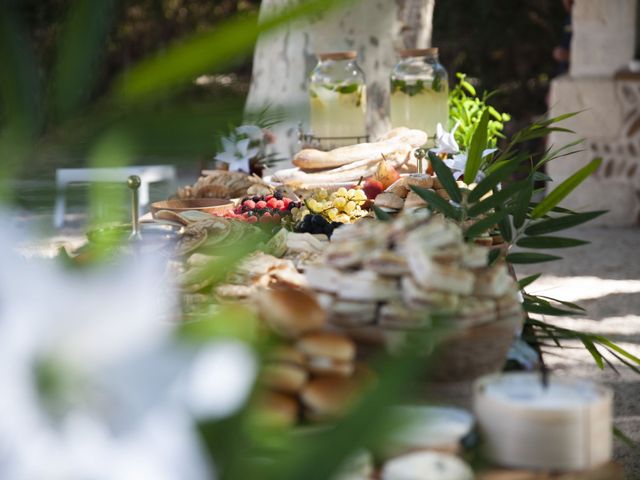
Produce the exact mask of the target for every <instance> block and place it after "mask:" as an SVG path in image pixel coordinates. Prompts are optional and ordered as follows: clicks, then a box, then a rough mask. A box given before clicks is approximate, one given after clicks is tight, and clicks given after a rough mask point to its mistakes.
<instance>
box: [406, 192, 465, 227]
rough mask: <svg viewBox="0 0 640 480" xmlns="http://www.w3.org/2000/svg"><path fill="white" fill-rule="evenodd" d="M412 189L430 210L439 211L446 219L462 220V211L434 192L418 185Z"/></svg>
mask: <svg viewBox="0 0 640 480" xmlns="http://www.w3.org/2000/svg"><path fill="white" fill-rule="evenodd" d="M411 189H412V190H413V191H414V192H416V194H417V195H418V196H419V197H420V198H422V199H423V200H424V201H425V202H427V204H428V206H429V208H432V209H434V210H437V211H438V212H440V213H442V214H443V215H444V216H445V217H448V218H452V219H454V220H460V217H461V213H462V212H461V211H460V209H459V208H457V207H454V206H453V205H451V204H450V203H449V202H448V201H447V200H445V199H444V198H441V197H439V196H438V195H437V194H436V193H435V192H434V191H433V190H429V189H427V188H422V187H418V186H416V185H411Z"/></svg>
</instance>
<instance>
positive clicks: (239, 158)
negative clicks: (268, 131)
mask: <svg viewBox="0 0 640 480" xmlns="http://www.w3.org/2000/svg"><path fill="white" fill-rule="evenodd" d="M263 143H264V133H263V131H262V129H261V128H260V127H258V126H256V125H241V126H240V127H238V128H236V129H235V130H234V131H233V132H231V134H230V135H229V136H228V137H222V152H220V153H218V154H216V156H215V157H214V160H219V161H221V162H224V163H227V164H228V165H229V171H231V172H238V171H242V172H246V173H249V172H250V171H251V165H250V162H251V159H253V158H255V157H256V156H257V155H258V154H259V153H260V152H261V150H262V148H263Z"/></svg>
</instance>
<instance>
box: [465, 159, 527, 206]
mask: <svg viewBox="0 0 640 480" xmlns="http://www.w3.org/2000/svg"><path fill="white" fill-rule="evenodd" d="M519 166H520V165H519V162H517V161H514V160H509V161H505V162H500V164H494V165H492V167H493V168H492V171H491V173H490V174H489V175H487V176H486V177H484V178H483V179H482V180H481V181H480V183H478V185H477V186H476V188H474V189H473V190H472V191H471V193H470V194H469V197H468V200H469V202H471V203H475V202H477V201H478V200H480V198H482V196H484V194H485V193H487V192H489V191H491V190H493V189H494V188H495V187H496V186H497V185H498V184H499V183H500V182H502V181H504V180H505V179H506V178H508V177H509V175H511V174H512V173H513V172H515V171H516V170H517V169H518V167H519Z"/></svg>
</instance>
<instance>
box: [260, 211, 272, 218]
mask: <svg viewBox="0 0 640 480" xmlns="http://www.w3.org/2000/svg"><path fill="white" fill-rule="evenodd" d="M262 218H271V213H269V212H264V213H263V214H262Z"/></svg>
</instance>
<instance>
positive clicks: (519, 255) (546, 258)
mask: <svg viewBox="0 0 640 480" xmlns="http://www.w3.org/2000/svg"><path fill="white" fill-rule="evenodd" d="M561 258H562V257H558V256H556V255H547V254H546V253H537V252H516V253H510V254H509V255H507V262H509V263H518V264H522V263H525V264H526V263H542V262H552V261H554V260H560V259H561Z"/></svg>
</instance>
